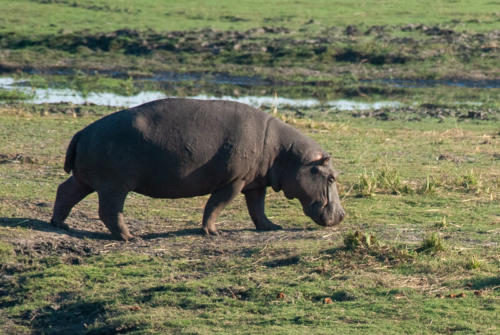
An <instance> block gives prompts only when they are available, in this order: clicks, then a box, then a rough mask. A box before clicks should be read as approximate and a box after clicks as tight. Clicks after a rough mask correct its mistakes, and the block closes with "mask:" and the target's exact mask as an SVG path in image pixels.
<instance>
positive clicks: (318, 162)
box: [311, 153, 332, 165]
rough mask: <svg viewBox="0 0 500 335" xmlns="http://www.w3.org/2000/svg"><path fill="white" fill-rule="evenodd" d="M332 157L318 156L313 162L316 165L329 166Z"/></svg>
mask: <svg viewBox="0 0 500 335" xmlns="http://www.w3.org/2000/svg"><path fill="white" fill-rule="evenodd" d="M331 158H332V156H330V155H329V154H325V153H320V154H318V155H317V156H316V157H315V159H314V160H313V161H312V162H311V163H312V164H314V165H328V163H329V162H330V159H331Z"/></svg>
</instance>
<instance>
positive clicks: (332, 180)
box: [328, 175, 335, 183]
mask: <svg viewBox="0 0 500 335" xmlns="http://www.w3.org/2000/svg"><path fill="white" fill-rule="evenodd" d="M334 181H335V177H334V176H332V175H329V176H328V182H329V183H333V182H334Z"/></svg>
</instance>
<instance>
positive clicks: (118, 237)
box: [112, 233, 135, 242]
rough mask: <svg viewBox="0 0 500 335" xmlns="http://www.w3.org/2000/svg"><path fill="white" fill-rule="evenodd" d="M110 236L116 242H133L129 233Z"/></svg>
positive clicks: (132, 237)
mask: <svg viewBox="0 0 500 335" xmlns="http://www.w3.org/2000/svg"><path fill="white" fill-rule="evenodd" d="M112 235H113V237H114V238H115V239H116V240H118V241H124V242H132V241H134V240H135V237H134V235H132V234H130V233H119V234H112Z"/></svg>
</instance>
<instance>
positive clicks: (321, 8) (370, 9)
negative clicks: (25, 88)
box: [0, 0, 500, 35]
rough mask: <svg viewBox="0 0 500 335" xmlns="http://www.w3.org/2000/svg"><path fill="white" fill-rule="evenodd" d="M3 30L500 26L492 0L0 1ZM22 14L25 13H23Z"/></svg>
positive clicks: (477, 28)
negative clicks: (419, 24) (413, 25)
mask: <svg viewBox="0 0 500 335" xmlns="http://www.w3.org/2000/svg"><path fill="white" fill-rule="evenodd" d="M0 8H1V9H2V12H3V13H4V15H3V16H2V20H1V21H0V32H2V31H14V32H16V33H21V34H25V35H27V34H39V35H45V34H58V33H59V30H61V29H64V30H69V31H81V30H84V29H89V30H91V31H93V32H108V31H113V30H117V29H122V28H129V29H138V30H145V29H153V30H156V31H172V30H189V29H200V28H206V27H211V28H216V29H223V30H226V29H234V30H246V29H250V28H258V27H262V26H285V27H289V28H292V29H298V28H299V27H301V26H302V25H303V24H304V23H306V22H308V21H309V20H311V19H313V20H314V23H313V24H310V26H311V27H313V28H314V27H317V26H331V25H341V26H345V25H350V24H359V23H363V24H364V25H366V26H372V25H383V24H389V25H399V24H409V23H423V24H441V23H445V24H450V23H451V22H452V21H453V20H459V21H460V26H461V27H463V28H467V29H473V30H492V29H499V28H500V21H499V19H498V18H499V16H498V4H496V3H495V2H494V1H488V0H479V1H474V2H473V3H471V1H467V0H457V1H445V0H442V1H437V2H436V1H431V0H425V1H418V2H415V1H394V0H390V1H376V0H369V1H363V2H361V3H357V4H354V3H351V2H346V1H338V0H318V1H314V2H310V1H304V0H300V1H290V0H282V1H248V0H245V1H238V2H237V3H235V2H234V1H231V0H222V1H199V0H189V1H183V2H178V1H172V0H169V1H154V0H144V1H141V2H140V3H138V2H136V1H131V0H114V1H111V2H110V1H104V0H78V1H73V0H60V1H37V0H18V1H9V0H2V1H0ZM20 13H22V15H20Z"/></svg>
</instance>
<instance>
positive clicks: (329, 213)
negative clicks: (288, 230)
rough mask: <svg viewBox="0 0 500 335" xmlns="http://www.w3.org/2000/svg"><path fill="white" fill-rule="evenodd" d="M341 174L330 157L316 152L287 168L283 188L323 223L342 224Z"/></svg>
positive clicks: (308, 214)
mask: <svg viewBox="0 0 500 335" xmlns="http://www.w3.org/2000/svg"><path fill="white" fill-rule="evenodd" d="M337 176H338V173H337V172H336V171H335V170H333V169H332V167H331V165H330V156H329V155H328V154H326V153H316V154H314V155H312V157H311V158H310V159H309V160H307V161H306V162H301V163H300V164H297V165H295V166H288V168H287V169H286V170H285V171H283V176H282V179H281V185H280V186H281V188H282V189H283V192H284V193H285V196H286V197H287V198H290V199H291V198H297V199H299V201H300V203H301V204H302V209H303V210H304V213H305V214H306V215H307V216H309V217H310V218H311V219H313V221H314V222H316V223H317V224H319V225H321V226H335V225H338V224H339V223H340V222H341V221H342V219H343V218H344V216H345V211H344V209H343V208H342V206H341V204H340V199H339V195H338V192H337V185H336V179H337Z"/></svg>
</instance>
